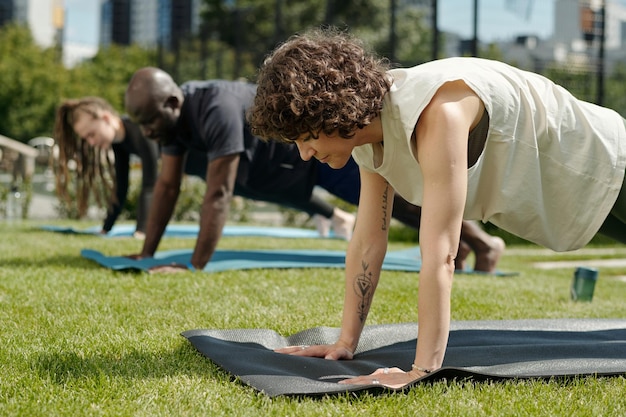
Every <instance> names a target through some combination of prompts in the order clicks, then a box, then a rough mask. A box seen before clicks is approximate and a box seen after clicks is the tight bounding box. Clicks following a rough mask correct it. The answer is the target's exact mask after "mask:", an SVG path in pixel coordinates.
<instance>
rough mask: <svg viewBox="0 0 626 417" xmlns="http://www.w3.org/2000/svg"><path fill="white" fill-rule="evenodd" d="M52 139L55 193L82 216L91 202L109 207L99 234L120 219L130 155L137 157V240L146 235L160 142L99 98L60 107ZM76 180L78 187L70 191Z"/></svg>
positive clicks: (84, 99) (68, 102)
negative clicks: (56, 149)
mask: <svg viewBox="0 0 626 417" xmlns="http://www.w3.org/2000/svg"><path fill="white" fill-rule="evenodd" d="M54 136H55V140H56V143H57V144H58V146H59V159H58V163H57V166H56V180H57V193H58V194H59V196H60V198H61V199H62V200H64V201H65V202H66V203H67V204H68V205H72V204H74V202H75V204H76V205H77V209H78V215H79V216H81V217H82V216H84V215H85V214H86V212H87V209H88V208H89V204H90V202H91V201H92V199H93V201H94V202H95V203H97V204H98V205H100V206H101V207H107V217H106V218H105V220H104V223H103V225H102V231H101V233H108V232H109V231H110V230H111V228H112V227H113V225H114V224H115V221H116V220H117V218H118V216H119V215H120V213H121V211H122V208H123V206H124V203H125V201H126V196H127V193H128V186H129V174H130V163H131V160H130V157H131V155H137V156H138V157H139V159H140V160H141V169H142V177H141V192H140V196H139V204H138V207H137V229H136V232H135V236H136V237H142V236H143V234H144V232H145V227H146V220H147V217H148V209H149V207H150V200H151V198H152V191H153V188H154V184H155V182H156V178H157V169H158V158H159V152H158V146H157V144H156V143H154V142H152V141H150V140H148V139H147V138H145V137H144V136H143V135H142V134H141V130H140V128H139V126H137V125H136V124H134V123H132V122H131V121H130V120H129V119H128V118H126V117H120V116H119V114H118V113H117V112H116V111H115V110H114V109H113V106H111V104H109V103H108V102H107V101H106V100H104V99H102V98H100V97H83V98H79V99H69V100H65V101H63V102H62V103H61V104H60V105H59V107H58V108H57V112H56V122H55V135H54ZM111 151H112V152H111ZM71 165H75V171H74V172H72V170H70V166H71ZM72 182H74V183H75V188H74V190H73V191H70V187H72V185H71V184H72Z"/></svg>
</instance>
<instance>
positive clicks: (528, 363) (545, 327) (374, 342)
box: [182, 319, 626, 397]
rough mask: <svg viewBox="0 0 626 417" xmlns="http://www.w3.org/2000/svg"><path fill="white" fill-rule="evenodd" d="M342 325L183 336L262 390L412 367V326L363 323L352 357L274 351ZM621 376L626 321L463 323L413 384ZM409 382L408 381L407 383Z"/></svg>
mask: <svg viewBox="0 0 626 417" xmlns="http://www.w3.org/2000/svg"><path fill="white" fill-rule="evenodd" d="M338 334H339V329H336V328H328V327H319V328H313V329H309V330H305V331H303V332H300V333H297V334H294V335H292V336H289V337H283V336H281V335H279V334H277V333H276V332H274V331H272V330H265V329H237V330H189V331H186V332H184V333H182V335H183V336H184V337H185V338H187V339H188V340H189V342H191V344H192V345H193V346H194V347H195V348H196V349H197V350H198V351H199V352H200V353H202V354H203V355H204V356H206V357H207V358H208V359H210V360H211V361H213V362H214V363H215V364H217V365H218V366H220V367H221V368H222V369H224V370H225V371H226V372H228V373H230V374H232V376H233V377H237V378H239V379H240V380H241V381H242V382H244V383H245V384H247V385H249V386H251V387H252V388H254V389H256V390H258V391H261V392H263V393H265V394H266V395H268V396H270V397H274V396H279V395H305V396H320V395H326V394H340V393H345V392H357V391H364V390H367V391H371V392H375V393H379V392H390V391H393V390H391V389H387V388H384V387H381V386H378V385H370V386H362V385H340V384H338V383H337V382H338V381H339V380H341V379H345V378H348V377H350V376H353V375H363V374H370V373H372V372H374V371H375V370H376V369H378V368H384V367H393V366H398V367H400V368H402V369H405V370H407V369H410V366H411V363H412V362H413V358H414V355H415V343H416V335H417V324H415V323H404V324H388V325H376V326H366V327H365V329H364V331H363V334H362V337H361V341H360V343H359V348H358V349H357V351H356V355H355V358H354V359H353V360H351V361H328V360H324V359H320V358H303V357H297V356H289V355H283V354H278V353H275V352H273V349H275V348H279V347H284V346H290V345H301V344H306V345H314V344H326V343H333V342H334V341H335V340H336V339H337V336H338ZM624 374H626V320H625V319H542V320H504V321H461V322H453V323H452V325H451V331H450V339H449V343H448V350H447V353H446V357H445V360H444V364H443V367H442V368H441V369H439V370H437V371H435V372H433V373H431V374H430V375H428V376H427V377H425V378H421V379H419V380H418V381H415V382H413V383H412V384H411V386H412V385H414V384H419V383H424V382H429V381H437V380H441V379H453V378H471V379H473V380H478V381H481V380H495V381H497V380H506V379H514V378H551V377H570V376H580V375H603V376H615V375H624ZM411 386H408V387H405V389H410V387H411Z"/></svg>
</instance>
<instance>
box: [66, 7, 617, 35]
mask: <svg viewBox="0 0 626 417" xmlns="http://www.w3.org/2000/svg"><path fill="white" fill-rule="evenodd" d="M506 1H507V0H478V5H479V10H478V38H479V40H480V41H482V42H490V41H496V40H509V39H511V38H513V37H515V36H517V35H538V36H539V37H540V38H547V37H549V36H550V35H551V34H552V31H553V23H554V22H553V21H554V17H553V15H554V1H551V0H534V1H533V0H526V1H531V2H532V5H533V6H532V9H531V12H530V14H529V16H528V19H526V18H525V16H518V15H516V14H514V13H512V12H511V11H509V10H507V9H506V7H505V3H506ZM524 1H525V0H520V2H524ZM572 1H577V0H572ZM619 2H620V3H622V4H624V5H626V0H619ZM473 4H474V2H473V0H439V10H438V26H439V29H440V30H442V31H446V32H453V33H457V34H459V35H460V36H461V37H462V38H471V37H472V36H473V19H474V18H473ZM99 5H100V0H65V7H66V22H65V23H66V33H65V39H66V42H68V43H74V44H83V45H89V46H95V45H97V44H98V36H99V28H100V22H99V20H98V16H99V7H100V6H99Z"/></svg>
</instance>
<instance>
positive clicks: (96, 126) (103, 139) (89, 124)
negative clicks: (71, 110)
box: [73, 110, 116, 150]
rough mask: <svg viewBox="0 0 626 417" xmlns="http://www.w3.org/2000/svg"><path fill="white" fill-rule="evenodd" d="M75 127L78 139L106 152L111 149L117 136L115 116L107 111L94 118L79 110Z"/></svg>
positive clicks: (75, 119)
mask: <svg viewBox="0 0 626 417" xmlns="http://www.w3.org/2000/svg"><path fill="white" fill-rule="evenodd" d="M73 127H74V132H76V134H77V135H78V137H80V138H82V139H84V140H85V141H87V143H88V144H89V145H90V146H93V147H96V148H100V149H104V150H106V149H109V148H110V147H111V144H112V143H113V141H114V139H115V135H116V127H115V124H114V121H113V115H112V114H111V113H109V112H107V111H102V112H101V113H100V114H99V116H98V117H94V116H92V115H91V114H89V113H86V112H83V111H80V110H79V111H77V112H76V116H75V118H74V126H73Z"/></svg>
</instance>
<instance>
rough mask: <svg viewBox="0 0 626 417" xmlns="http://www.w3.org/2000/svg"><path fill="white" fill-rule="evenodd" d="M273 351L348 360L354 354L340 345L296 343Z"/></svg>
mask: <svg viewBox="0 0 626 417" xmlns="http://www.w3.org/2000/svg"><path fill="white" fill-rule="evenodd" d="M274 352H277V353H285V354H288V355H295V356H312V357H315V358H324V359H329V360H340V359H346V360H350V359H352V357H353V356H354V353H353V352H352V351H351V350H350V349H348V348H346V347H345V346H341V345H336V344H334V345H312V346H309V345H298V346H287V347H284V348H280V349H275V350H274Z"/></svg>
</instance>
